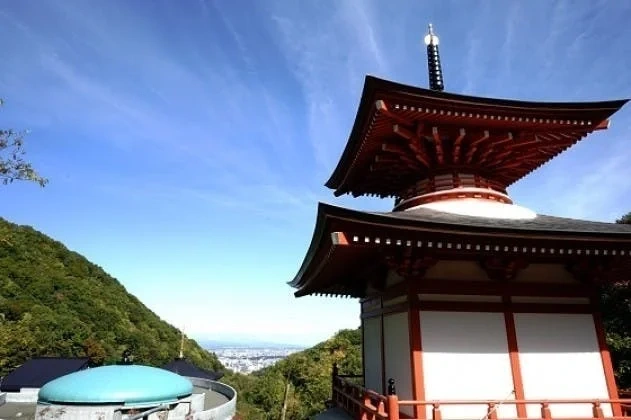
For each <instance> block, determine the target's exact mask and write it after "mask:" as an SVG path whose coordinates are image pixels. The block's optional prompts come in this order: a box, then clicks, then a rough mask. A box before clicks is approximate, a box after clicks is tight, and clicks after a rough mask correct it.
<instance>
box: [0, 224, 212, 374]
mask: <svg viewBox="0 0 631 420" xmlns="http://www.w3.org/2000/svg"><path fill="white" fill-rule="evenodd" d="M95 240H98V239H95ZM0 343H2V345H0V376H3V375H5V374H6V373H7V372H9V371H11V370H12V369H14V368H15V367H17V366H19V365H20V364H22V363H23V362H24V361H25V360H27V359H30V358H32V357H35V356H66V357H67V356H87V357H89V358H90V359H91V361H92V362H93V363H94V364H101V363H114V362H116V361H118V360H120V358H121V355H122V353H123V351H125V350H129V351H130V352H131V354H132V356H133V357H134V362H136V363H143V364H149V365H155V366H161V365H163V364H166V363H167V362H169V361H170V360H172V359H173V358H175V357H176V356H177V355H178V352H179V346H180V332H179V331H178V330H177V329H176V328H175V327H173V326H172V325H169V324H168V323H166V322H165V321H163V320H161V319H160V318H159V317H158V316H157V315H156V314H155V313H153V312H152V311H151V310H149V308H147V307H146V306H145V305H143V304H142V302H140V301H139V300H138V299H137V298H136V297H135V296H133V295H131V294H129V293H127V291H126V290H125V288H124V287H123V286H122V285H121V284H120V283H119V282H118V281H117V280H116V279H114V278H113V277H111V276H109V275H108V274H107V273H106V272H105V271H104V270H103V269H102V268H101V267H98V266H96V265H95V264H92V263H91V262H90V261H88V260H87V259H86V258H84V257H82V256H81V255H79V254H77V253H76V252H72V251H70V250H68V249H67V248H66V247H65V246H64V245H63V244H61V243H60V242H57V241H55V240H53V239H51V238H49V237H48V236H46V235H44V234H42V233H40V232H38V231H36V230H34V229H33V228H31V227H27V226H18V225H15V224H13V223H9V222H7V221H6V220H4V219H2V218H0ZM186 356H187V358H188V359H189V360H190V361H191V362H192V363H194V364H195V365H197V366H199V367H201V368H206V369H211V370H223V366H222V365H221V363H220V362H219V360H218V359H217V357H216V356H215V355H214V354H212V353H209V352H208V351H205V350H204V349H202V348H201V347H200V346H199V345H198V344H197V343H196V342H195V341H193V340H188V341H187V343H186Z"/></svg>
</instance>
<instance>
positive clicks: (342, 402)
mask: <svg viewBox="0 0 631 420" xmlns="http://www.w3.org/2000/svg"><path fill="white" fill-rule="evenodd" d="M358 377H359V376H357V375H339V374H338V370H337V366H336V365H334V366H333V374H332V381H333V382H332V403H333V404H334V405H336V406H337V407H340V408H342V409H343V410H344V411H346V412H347V413H348V414H349V415H351V416H352V417H353V418H355V419H361V420H386V419H387V420H399V419H400V418H405V419H410V420H425V419H431V420H442V419H443V412H442V409H443V408H447V407H461V408H464V407H465V406H469V407H478V408H480V412H484V413H485V414H483V415H481V416H478V417H476V416H475V415H473V416H467V418H472V419H479V420H498V419H501V420H508V419H511V420H513V419H515V418H516V416H511V417H506V416H500V415H499V414H498V408H499V407H500V406H502V407H507V406H508V407H513V408H514V410H515V412H518V411H517V408H518V407H524V409H525V407H532V406H533V405H535V406H538V411H539V413H540V417H532V413H529V415H527V416H522V417H525V418H527V419H528V420H552V419H554V418H555V416H553V415H552V411H551V406H555V407H559V406H566V407H567V406H577V405H583V406H587V407H590V406H591V416H589V415H587V416H581V417H567V416H562V418H563V419H564V420H579V419H580V420H588V419H607V420H631V398H628V397H629V396H628V395H626V394H624V393H621V395H622V396H624V397H626V398H621V399H615V400H614V399H601V400H598V399H581V400H569V399H567V400H563V399H557V400H541V399H540V400H461V401H457V400H453V401H417V400H399V398H398V396H397V395H396V389H395V384H394V380H393V379H389V380H388V392H387V393H388V395H387V396H384V395H381V394H378V393H377V392H375V391H372V390H370V389H367V388H365V387H364V386H362V385H358V384H357V383H354V382H355V381H354V379H356V378H358ZM405 407H411V409H412V411H413V412H416V413H417V414H416V417H410V416H407V415H405V414H403V413H401V408H405ZM609 408H610V409H611V412H612V414H613V415H606V414H605V413H606V412H608V411H609ZM428 414H429V415H428ZM447 417H450V416H447ZM558 418H561V416H559V417H558Z"/></svg>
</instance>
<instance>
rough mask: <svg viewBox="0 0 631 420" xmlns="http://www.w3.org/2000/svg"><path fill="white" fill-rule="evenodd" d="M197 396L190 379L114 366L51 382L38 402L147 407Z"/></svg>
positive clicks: (146, 368) (137, 367) (147, 368)
mask: <svg viewBox="0 0 631 420" xmlns="http://www.w3.org/2000/svg"><path fill="white" fill-rule="evenodd" d="M192 393H193V384H192V383H191V382H190V381H189V380H188V379H186V378H184V377H182V376H180V375H178V374H176V373H173V372H169V371H168V370H164V369H158V368H154V367H150V366H140V365H113V366H102V367H97V368H94V369H86V370H82V371H79V372H74V373H71V374H69V375H65V376H62V377H60V378H57V379H55V380H53V381H50V382H48V383H47V384H46V385H44V386H43V387H42V388H41V389H40V390H39V395H38V402H41V403H51V404H53V403H54V404H64V403H72V404H86V405H91V404H121V405H128V406H145V405H153V404H162V403H169V402H173V401H176V400H178V399H180V398H183V397H187V396H189V395H191V394H192Z"/></svg>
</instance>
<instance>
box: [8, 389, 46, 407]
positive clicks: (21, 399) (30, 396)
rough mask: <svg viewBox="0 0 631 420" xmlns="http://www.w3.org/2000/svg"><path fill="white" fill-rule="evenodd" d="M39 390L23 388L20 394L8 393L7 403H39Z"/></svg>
mask: <svg viewBox="0 0 631 420" xmlns="http://www.w3.org/2000/svg"><path fill="white" fill-rule="evenodd" d="M38 393H39V388H22V389H21V390H20V392H7V393H6V401H7V402H12V403H33V404H35V403H37V394H38Z"/></svg>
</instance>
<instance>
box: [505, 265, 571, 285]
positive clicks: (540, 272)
mask: <svg viewBox="0 0 631 420" xmlns="http://www.w3.org/2000/svg"><path fill="white" fill-rule="evenodd" d="M514 281H515V282H518V283H563V284H571V283H578V280H576V279H575V278H574V277H572V274H571V273H570V272H569V271H567V270H566V268H565V267H564V266H563V265H561V264H543V263H533V264H529V265H528V266H527V267H526V268H524V269H523V270H520V271H519V272H518V273H517V276H515V280H514Z"/></svg>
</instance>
